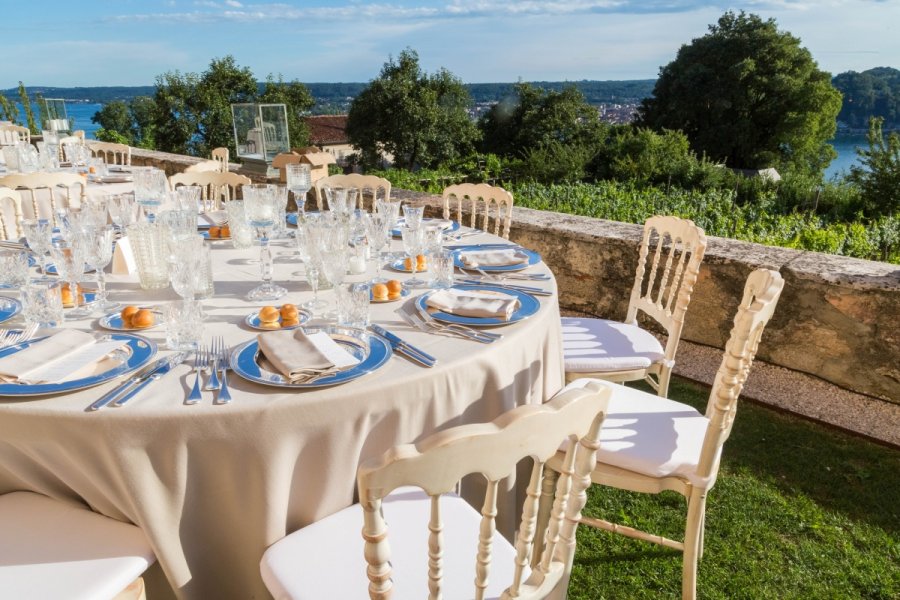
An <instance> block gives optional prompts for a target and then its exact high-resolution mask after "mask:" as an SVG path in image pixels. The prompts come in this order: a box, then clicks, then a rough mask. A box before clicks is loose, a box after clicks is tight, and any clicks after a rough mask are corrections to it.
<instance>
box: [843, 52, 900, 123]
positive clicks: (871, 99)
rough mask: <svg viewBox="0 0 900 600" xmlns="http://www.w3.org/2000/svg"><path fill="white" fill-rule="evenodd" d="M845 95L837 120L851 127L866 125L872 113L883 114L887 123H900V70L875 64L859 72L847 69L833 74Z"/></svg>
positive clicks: (881, 115)
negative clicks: (872, 67)
mask: <svg viewBox="0 0 900 600" xmlns="http://www.w3.org/2000/svg"><path fill="white" fill-rule="evenodd" d="M833 83H834V87H836V88H837V89H838V90H839V91H840V92H841V94H843V96H844V103H843V105H842V106H841V112H840V114H839V115H838V120H840V121H842V122H844V123H846V124H847V125H849V126H850V127H857V128H861V127H866V126H867V125H868V123H869V119H870V118H872V117H881V118H883V119H884V122H885V124H886V125H887V126H888V127H898V126H900V71H898V70H897V69H892V68H890V67H876V68H874V69H869V70H868V71H863V72H862V73H857V72H856V71H847V72H846V73H841V74H840V75H838V76H836V77H835V78H834V81H833Z"/></svg>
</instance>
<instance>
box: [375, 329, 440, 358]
mask: <svg viewBox="0 0 900 600" xmlns="http://www.w3.org/2000/svg"><path fill="white" fill-rule="evenodd" d="M371 329H372V331H374V332H375V333H377V334H378V335H380V336H381V337H383V338H385V339H386V340H387V341H388V342H389V343H390V344H391V347H392V348H393V349H394V350H395V351H396V352H399V353H400V354H403V355H404V356H406V357H407V358H410V359H412V360H414V361H416V362H417V363H419V364H421V365H422V366H425V367H429V368H431V367H433V366H434V365H435V364H437V359H436V358H435V357H433V356H431V355H430V354H428V353H427V352H425V351H423V350H420V349H418V348H416V347H415V346H413V345H412V344H410V343H409V342H405V341H403V340H402V339H400V338H399V337H398V336H397V335H396V334H394V333H391V332H390V331H388V330H387V329H385V328H384V327H381V326H380V325H374V324H373V325H371Z"/></svg>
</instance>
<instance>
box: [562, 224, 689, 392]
mask: <svg viewBox="0 0 900 600" xmlns="http://www.w3.org/2000/svg"><path fill="white" fill-rule="evenodd" d="M705 252H706V235H705V234H704V233H703V230H702V229H700V228H699V227H697V226H696V225H694V223H693V222H691V221H688V220H686V219H679V218H678V217H659V216H657V217H651V218H650V219H647V222H646V223H645V224H644V234H643V238H642V239H641V246H640V251H639V254H638V266H637V273H636V274H635V278H634V286H633V287H632V289H631V299H630V301H629V302H628V313H627V314H626V316H625V321H624V322H618V321H609V320H606V319H592V318H583V317H563V319H562V332H563V357H564V361H565V369H566V381H573V380H575V379H577V378H579V377H596V378H599V379H606V380H608V381H616V382H624V381H635V380H638V379H646V380H647V382H648V383H650V385H652V386H653V387H654V388H655V389H656V391H657V393H658V394H659V395H660V396H663V397H665V396H666V395H668V393H669V378H670V377H671V375H672V368H673V367H674V366H675V353H676V351H677V350H678V342H679V341H680V340H681V330H682V328H683V327H684V317H685V313H686V312H687V308H688V303H689V302H690V300H691V293H692V292H693V290H694V283H695V282H696V281H697V275H698V274H699V272H700V263H701V262H702V260H703V255H704V253H705ZM639 311H640V312H643V313H644V314H646V315H647V316H649V317H651V318H653V319H654V320H655V321H656V322H657V323H658V324H659V325H660V326H661V327H662V328H663V329H664V330H665V331H666V334H667V339H666V346H665V348H663V346H662V344H660V342H659V340H658V339H656V337H655V336H654V335H653V334H652V333H650V332H649V331H647V330H646V329H643V328H641V327H640V325H639V324H638V312H639ZM654 378H655V379H654Z"/></svg>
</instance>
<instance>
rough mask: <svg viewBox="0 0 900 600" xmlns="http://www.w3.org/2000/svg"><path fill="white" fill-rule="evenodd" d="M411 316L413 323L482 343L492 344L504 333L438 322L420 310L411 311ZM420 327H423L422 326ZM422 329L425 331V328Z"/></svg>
mask: <svg viewBox="0 0 900 600" xmlns="http://www.w3.org/2000/svg"><path fill="white" fill-rule="evenodd" d="M409 318H410V320H411V321H413V323H421V325H422V326H424V327H430V328H431V329H432V330H434V331H440V332H444V333H451V334H454V335H456V336H458V337H462V338H465V339H469V340H474V341H476V342H481V343H482V344H491V343H493V342H496V341H497V340H498V339H500V338H501V337H503V336H502V335H500V334H497V333H490V332H488V331H476V330H474V329H470V328H469V327H466V326H465V325H457V324H455V323H453V324H445V323H438V322H437V320H435V318H434V317H432V316H431V315H429V314H428V313H427V312H419V313H416V314H413V313H409ZM419 328H420V329H422V327H419ZM422 330H423V331H425V329H422Z"/></svg>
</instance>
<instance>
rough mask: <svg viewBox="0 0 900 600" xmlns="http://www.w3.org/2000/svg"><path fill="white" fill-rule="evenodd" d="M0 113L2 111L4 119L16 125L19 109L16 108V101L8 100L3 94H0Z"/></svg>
mask: <svg viewBox="0 0 900 600" xmlns="http://www.w3.org/2000/svg"><path fill="white" fill-rule="evenodd" d="M0 113H2V115H3V120H4V121H9V122H10V123H13V124H15V125H18V123H19V109H18V108H16V103H15V102H10V101H9V98H7V97H6V96H5V95H4V94H0Z"/></svg>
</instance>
